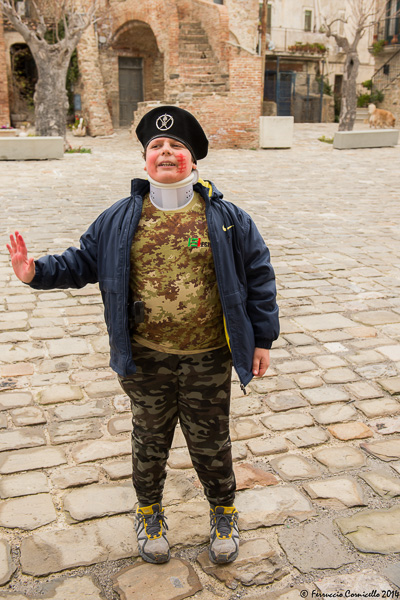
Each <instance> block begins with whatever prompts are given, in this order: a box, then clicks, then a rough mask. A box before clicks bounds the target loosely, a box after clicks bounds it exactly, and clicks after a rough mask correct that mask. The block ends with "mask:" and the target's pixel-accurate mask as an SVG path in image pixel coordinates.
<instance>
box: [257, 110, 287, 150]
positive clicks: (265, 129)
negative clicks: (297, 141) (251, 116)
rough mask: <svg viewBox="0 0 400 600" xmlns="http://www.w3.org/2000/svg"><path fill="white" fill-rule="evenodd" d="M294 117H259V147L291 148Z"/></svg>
mask: <svg viewBox="0 0 400 600" xmlns="http://www.w3.org/2000/svg"><path fill="white" fill-rule="evenodd" d="M293 123H294V117H260V148H291V147H292V143H293Z"/></svg>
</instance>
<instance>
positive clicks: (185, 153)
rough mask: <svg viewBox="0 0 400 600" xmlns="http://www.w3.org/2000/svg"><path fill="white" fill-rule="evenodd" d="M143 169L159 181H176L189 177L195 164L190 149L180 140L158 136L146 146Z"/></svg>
mask: <svg viewBox="0 0 400 600" xmlns="http://www.w3.org/2000/svg"><path fill="white" fill-rule="evenodd" d="M145 160H146V166H145V168H144V170H145V171H147V173H148V174H149V175H150V177H151V178H152V179H154V180H155V181H158V182H159V183H177V182H178V181H182V179H185V178H186V177H189V175H190V173H191V172H192V170H193V169H195V168H196V164H195V163H194V162H193V158H192V155H191V152H190V150H188V148H186V146H185V145H184V144H182V142H178V141H177V140H174V139H172V138H167V137H165V138H164V137H160V138H156V139H155V140H152V141H151V142H150V143H149V145H148V146H147V148H146V156H145Z"/></svg>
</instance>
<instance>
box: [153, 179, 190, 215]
mask: <svg viewBox="0 0 400 600" xmlns="http://www.w3.org/2000/svg"><path fill="white" fill-rule="evenodd" d="M147 179H148V180H149V182H150V201H151V203H152V204H153V205H154V206H155V207H156V208H160V209H161V210H177V209H178V208H183V207H184V206H187V205H188V204H189V202H190V201H191V200H192V198H193V186H194V184H195V183H196V182H197V181H198V180H199V173H198V171H197V170H194V171H192V172H191V173H190V175H189V177H186V178H185V179H182V181H177V182H176V183H160V182H159V181H155V180H154V179H152V178H151V177H150V176H149V175H147Z"/></svg>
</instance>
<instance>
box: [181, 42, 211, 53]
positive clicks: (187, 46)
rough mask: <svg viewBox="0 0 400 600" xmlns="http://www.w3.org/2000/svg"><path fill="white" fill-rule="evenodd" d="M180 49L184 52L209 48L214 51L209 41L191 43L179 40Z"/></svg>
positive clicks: (205, 50)
mask: <svg viewBox="0 0 400 600" xmlns="http://www.w3.org/2000/svg"><path fill="white" fill-rule="evenodd" d="M179 49H180V50H181V51H182V52H188V51H192V52H207V50H208V51H209V52H210V51H211V52H212V50H211V48H210V44H209V43H208V42H204V43H202V44H198V43H190V42H182V43H181V42H179Z"/></svg>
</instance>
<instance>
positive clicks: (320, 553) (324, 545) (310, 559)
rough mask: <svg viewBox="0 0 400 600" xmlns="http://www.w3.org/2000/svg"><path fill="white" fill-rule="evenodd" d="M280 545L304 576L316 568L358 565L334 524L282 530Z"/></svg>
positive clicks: (308, 524) (323, 523) (315, 523)
mask: <svg viewBox="0 0 400 600" xmlns="http://www.w3.org/2000/svg"><path fill="white" fill-rule="evenodd" d="M279 544H280V545H281V546H282V548H283V549H284V551H285V554H286V556H287V558H288V560H289V562H290V563H291V564H292V565H294V566H295V567H296V568H297V569H299V570H300V571H301V572H302V573H309V572H310V571H313V570H314V569H338V568H339V567H342V566H343V565H348V564H350V563H352V562H355V560H356V559H355V555H354V554H353V555H352V554H351V553H350V552H349V551H348V550H347V548H346V547H345V546H344V545H343V544H342V543H341V542H340V540H339V538H338V537H337V535H336V533H335V530H334V527H333V524H332V523H331V522H329V521H328V522H327V521H324V522H321V521H319V522H318V523H317V522H315V521H314V522H311V523H306V524H305V525H299V526H298V527H296V528H293V529H282V530H281V532H280V533H279Z"/></svg>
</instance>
